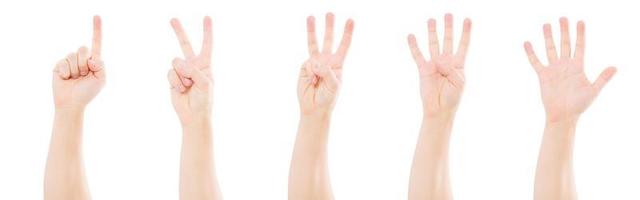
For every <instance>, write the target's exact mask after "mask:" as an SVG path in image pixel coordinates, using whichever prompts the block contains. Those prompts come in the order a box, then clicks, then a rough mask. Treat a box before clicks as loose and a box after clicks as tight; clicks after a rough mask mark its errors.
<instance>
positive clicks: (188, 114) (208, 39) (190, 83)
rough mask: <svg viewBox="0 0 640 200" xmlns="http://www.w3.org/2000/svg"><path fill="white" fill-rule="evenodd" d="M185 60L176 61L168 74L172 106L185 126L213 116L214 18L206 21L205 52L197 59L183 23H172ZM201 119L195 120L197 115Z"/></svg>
mask: <svg viewBox="0 0 640 200" xmlns="http://www.w3.org/2000/svg"><path fill="white" fill-rule="evenodd" d="M171 26H172V27H173V29H174V31H175V33H176V35H177V37H178V41H179V42H180V48H181V49H182V52H183V54H184V58H175V59H173V63H172V65H173V68H172V69H170V70H169V72H168V79H169V83H170V84H171V88H172V92H171V96H172V98H171V99H172V101H173V106H174V108H175V110H176V112H177V113H178V115H179V117H180V120H181V121H182V123H183V124H187V123H189V122H191V121H192V120H193V118H194V117H200V116H202V117H205V116H208V115H210V112H211V111H210V110H211V85H212V79H211V51H212V42H213V33H212V24H211V18H210V17H208V16H207V17H205V18H204V20H203V26H204V36H203V42H202V49H201V51H200V54H199V55H196V54H195V53H194V51H193V48H192V47H191V43H190V42H189V39H188V37H187V34H186V33H185V31H184V29H183V28H182V25H181V24H180V21H178V20H177V19H172V20H171ZM196 114H197V115H198V116H194V115H196Z"/></svg>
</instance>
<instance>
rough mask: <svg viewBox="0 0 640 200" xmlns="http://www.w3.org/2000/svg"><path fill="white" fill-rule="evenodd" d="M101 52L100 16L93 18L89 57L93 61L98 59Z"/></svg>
mask: <svg viewBox="0 0 640 200" xmlns="http://www.w3.org/2000/svg"><path fill="white" fill-rule="evenodd" d="M101 50H102V20H101V19H100V16H98V15H96V16H93V41H92V44H91V56H92V58H93V59H97V58H99V57H100V53H101Z"/></svg>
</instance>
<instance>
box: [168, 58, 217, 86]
mask: <svg viewBox="0 0 640 200" xmlns="http://www.w3.org/2000/svg"><path fill="white" fill-rule="evenodd" d="M173 66H174V68H175V69H176V71H177V72H178V75H180V76H182V77H186V78H190V79H191V80H193V84H194V85H195V86H196V87H198V88H201V89H207V88H208V87H209V84H210V82H211V80H210V79H209V78H208V77H207V75H206V74H205V73H204V72H203V71H202V70H200V69H198V68H197V67H196V66H194V65H192V64H189V63H187V62H186V61H184V60H182V59H174V60H173Z"/></svg>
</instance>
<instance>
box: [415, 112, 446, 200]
mask: <svg viewBox="0 0 640 200" xmlns="http://www.w3.org/2000/svg"><path fill="white" fill-rule="evenodd" d="M452 125H453V116H452V115H449V116H446V117H443V116H438V117H432V116H425V117H424V119H423V122H422V128H421V129H420V136H419V137H418V142H417V145H416V150H415V154H414V158H413V166H412V167H411V177H410V181H409V199H412V200H418V199H420V200H425V199H437V200H443V199H451V189H450V185H449V184H450V182H449V138H450V135H451V127H452Z"/></svg>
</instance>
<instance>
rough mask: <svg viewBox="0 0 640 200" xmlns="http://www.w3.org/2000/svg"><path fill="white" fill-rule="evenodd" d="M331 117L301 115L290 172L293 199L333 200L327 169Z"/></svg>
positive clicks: (290, 196) (291, 196)
mask: <svg viewBox="0 0 640 200" xmlns="http://www.w3.org/2000/svg"><path fill="white" fill-rule="evenodd" d="M329 122H330V117H329V116H321V117H317V116H301V117H300V124H299V127H298V134H297V136H296V143H295V147H294V150H293V158H292V160H291V169H290V171H289V199H292V200H298V199H305V200H306V199H333V194H332V192H331V184H330V181H329V170H328V166H327V142H328V138H329V137H328V136H329Z"/></svg>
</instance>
